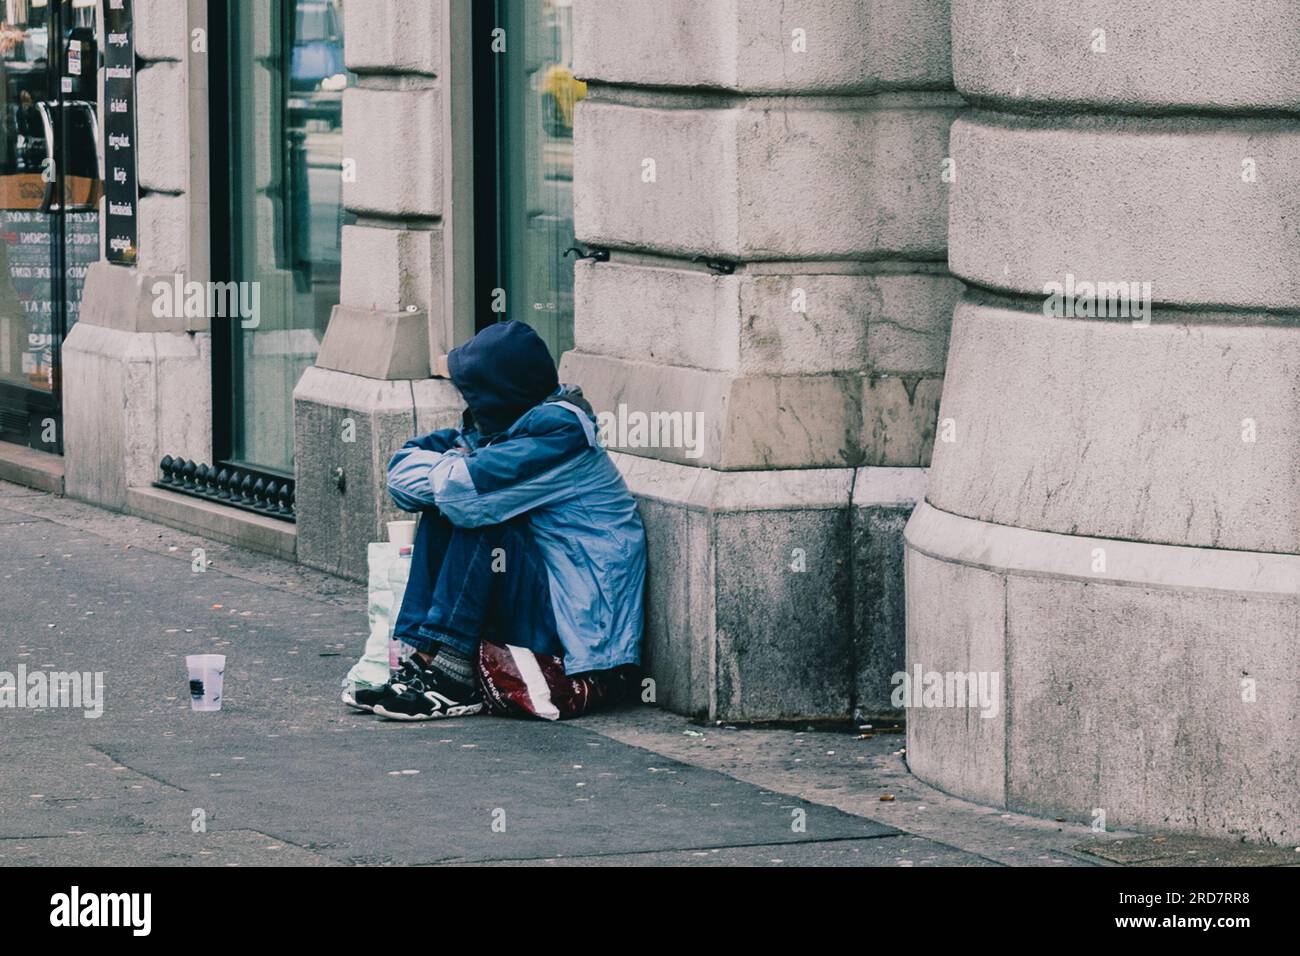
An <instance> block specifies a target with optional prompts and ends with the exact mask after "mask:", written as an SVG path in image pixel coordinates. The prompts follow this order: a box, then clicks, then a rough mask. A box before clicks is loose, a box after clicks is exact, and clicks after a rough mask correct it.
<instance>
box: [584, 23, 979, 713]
mask: <svg viewBox="0 0 1300 956" xmlns="http://www.w3.org/2000/svg"><path fill="white" fill-rule="evenodd" d="M574 24H575V72H576V73H577V74H578V75H579V76H580V77H582V78H583V79H586V80H587V81H588V82H589V84H590V95H589V96H588V98H587V99H586V100H585V101H583V102H582V103H581V104H579V106H578V110H577V119H576V123H575V150H576V156H575V171H574V185H575V229H576V233H577V236H578V239H579V241H580V242H582V243H584V244H585V245H586V246H587V247H590V248H599V249H603V250H608V251H609V252H610V258H609V260H608V261H603V262H602V261H594V260H586V261H583V262H581V263H579V265H578V267H577V273H576V286H575V308H576V313H577V314H576V319H575V343H576V348H575V350H574V351H571V352H569V353H567V354H566V356H565V358H564V361H563V363H562V369H561V374H562V378H563V379H564V380H565V381H569V382H576V383H579V384H581V385H582V386H583V388H584V390H585V391H586V393H587V394H588V395H589V396H590V397H591V398H592V399H593V403H594V404H595V406H596V408H597V410H598V411H600V412H602V413H605V415H606V420H607V422H609V423H610V427H609V428H608V429H607V439H608V444H609V445H610V446H611V448H614V449H616V450H617V454H616V458H617V460H618V462H619V465H620V467H621V468H622V469H623V471H624V473H625V475H626V476H627V479H628V482H629V485H630V486H631V488H632V490H633V492H634V493H635V494H636V495H637V497H638V499H639V501H640V504H641V512H642V515H643V517H644V519H645V522H646V526H647V532H648V535H649V564H650V572H649V574H650V581H649V600H648V611H647V618H648V621H647V623H648V631H647V639H646V658H647V664H648V668H649V674H650V675H651V676H652V677H653V678H654V680H655V682H656V696H657V700H658V702H659V703H660V704H663V705H665V706H668V707H671V708H672V709H674V710H678V711H681V712H688V713H693V714H699V715H703V716H707V717H710V718H718V719H736V720H744V719H768V718H786V717H844V716H847V715H849V714H850V713H851V712H852V711H853V709H854V707H855V705H856V707H857V708H858V709H859V710H861V711H863V712H876V711H879V710H882V709H887V708H888V706H889V703H888V696H889V687H888V673H889V672H891V671H893V670H896V669H898V668H899V667H900V666H901V664H902V629H901V618H902V614H901V610H902V608H901V594H902V590H901V558H900V551H901V541H900V534H901V527H902V524H903V521H904V519H905V516H906V513H907V511H908V510H909V509H910V508H911V506H912V503H913V502H914V501H915V499H916V496H917V494H918V493H919V487H920V485H919V481H920V480H921V479H922V477H923V471H922V469H923V467H924V466H925V465H926V464H927V463H928V459H929V449H930V443H931V438H932V430H933V426H934V418H935V410H936V404H937V400H938V396H939V391H940V382H941V373H942V368H943V361H944V352H945V347H946V343H947V330H948V321H949V313H950V309H951V307H952V303H953V302H954V300H955V298H956V296H957V294H958V292H959V289H960V284H959V283H957V282H956V281H955V280H954V279H952V278H951V277H949V276H948V275H947V272H946V235H947V215H946V213H947V196H946V186H945V184H944V182H943V174H944V171H945V157H946V156H947V142H948V129H949V126H950V124H951V122H952V119H953V117H954V115H955V113H956V112H957V111H958V109H959V107H960V100H959V99H958V98H957V97H956V95H955V94H954V93H952V92H951V91H950V90H949V87H950V85H951V81H950V70H949V46H948V6H947V3H946V2H945V0H922V2H895V0H872V2H865V3H864V2H860V0H805V2H797V3H795V2H784V3H782V2H779V0H760V2H738V0H737V2H714V3H707V4H702V3H697V2H691V0H665V2H659V3H653V4H650V3H643V2H637V0H578V2H577V3H576V4H575V11H574ZM640 425H644V426H645V430H644V431H643V430H641V428H640Z"/></svg>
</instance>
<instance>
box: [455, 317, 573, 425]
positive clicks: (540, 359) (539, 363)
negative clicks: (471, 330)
mask: <svg viewBox="0 0 1300 956" xmlns="http://www.w3.org/2000/svg"><path fill="white" fill-rule="evenodd" d="M447 371H448V372H450V373H451V380H452V383H453V384H454V385H455V386H456V387H457V388H458V389H460V393H461V395H463V396H464V398H465V404H467V405H468V406H469V412H470V415H472V416H473V418H474V424H475V425H476V426H477V427H478V430H479V434H481V435H483V436H484V437H488V436H491V435H495V434H498V433H499V432H503V431H505V430H506V429H507V428H509V427H510V426H511V425H513V424H514V423H515V422H516V421H517V420H518V419H519V417H520V416H521V415H523V414H524V412H526V411H528V410H529V409H530V408H532V407H534V406H535V405H539V404H540V403H542V402H543V401H545V400H546V398H547V397H548V396H549V395H550V394H551V393H552V392H554V391H555V390H556V389H557V388H558V387H559V384H560V380H559V376H558V375H557V374H556V371H555V360H554V359H553V358H551V352H550V349H548V348H547V347H546V343H545V342H543V341H542V339H541V337H540V336H539V335H538V334H537V333H536V332H534V331H533V330H532V328H531V327H530V326H528V325H525V324H524V323H523V322H515V321H510V322H499V323H497V324H496V325H491V326H488V327H487V328H486V329H484V330H483V331H482V332H480V333H479V334H478V335H476V336H474V337H473V338H472V339H470V340H469V341H468V342H466V343H465V344H464V345H461V346H457V347H456V348H454V349H452V350H451V352H449V353H448V355H447Z"/></svg>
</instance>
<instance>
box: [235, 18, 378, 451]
mask: <svg viewBox="0 0 1300 956" xmlns="http://www.w3.org/2000/svg"><path fill="white" fill-rule="evenodd" d="M354 2H355V0H354ZM342 5H343V2H342V0H238V2H227V3H218V4H215V6H217V7H221V8H223V9H222V13H223V14H224V24H225V28H226V30H227V31H228V35H227V36H226V38H225V41H226V46H227V47H228V49H229V51H230V57H229V60H228V63H229V66H228V83H227V84H226V86H225V95H226V96H227V97H228V102H227V103H226V104H224V105H225V107H226V114H227V115H228V116H229V117H230V125H229V130H228V133H227V134H226V135H228V139H227V140H225V141H224V142H219V145H218V146H217V147H216V148H215V149H219V150H220V151H221V152H222V153H223V154H224V156H225V157H226V162H225V165H224V167H223V169H224V170H226V172H225V177H226V179H225V183H224V185H225V187H226V189H225V190H224V192H225V196H224V199H225V200H226V203H225V205H226V208H227V209H228V215H226V216H222V214H221V212H220V211H218V207H217V204H216V202H215V201H214V214H213V219H214V222H213V227H214V243H213V246H214V249H215V250H216V254H215V255H214V263H213V272H214V278H217V279H219V280H226V281H230V280H233V281H235V282H238V283H241V287H240V294H241V296H242V298H241V302H242V303H245V304H254V303H255V305H256V315H255V316H251V317H249V316H246V315H244V314H242V313H241V314H240V315H239V316H237V317H235V318H233V319H230V320H214V321H222V322H225V328H224V330H223V331H222V332H219V333H218V334H217V335H216V336H214V340H219V342H218V346H217V349H218V364H219V366H222V367H220V368H219V370H218V379H219V380H218V381H217V383H216V400H217V404H218V407H217V411H216V423H215V424H216V426H217V427H216V429H215V434H214V444H216V445H217V448H216V451H217V457H218V458H220V459H222V460H224V461H228V462H233V463H236V464H240V465H244V466H248V467H252V468H256V469H261V470H265V471H269V472H282V473H286V474H288V473H291V472H292V470H293V388H294V386H295V385H296V384H297V382H298V379H299V378H300V377H301V376H302V373H303V372H304V371H305V370H306V369H307V368H308V366H310V365H311V364H312V362H313V361H314V359H315V357H316V353H317V351H318V350H319V347H320V342H321V339H322V338H323V337H324V335H325V327H326V325H327V324H328V323H329V317H330V310H331V309H332V308H333V306H334V304H335V303H337V302H338V301H339V267H340V262H341V256H340V236H341V230H342V227H343V224H344V211H343V204H342V176H341V165H342V160H343V128H342V123H343V90H344V88H345V87H347V86H348V85H349V83H351V82H352V77H351V76H350V75H349V74H348V73H347V71H346V70H345V68H344V65H343V10H342ZM214 115H215V114H214ZM220 138H221V137H220V135H218V140H219V141H220ZM214 152H215V150H214ZM215 159H217V157H216V156H215V155H214V160H215ZM214 165H215V163H214ZM219 192H221V190H220V189H219V187H218V183H217V181H216V178H215V177H214V200H215V199H216V197H217V195H218V193H219ZM223 273H224V274H223ZM243 284H247V285H243Z"/></svg>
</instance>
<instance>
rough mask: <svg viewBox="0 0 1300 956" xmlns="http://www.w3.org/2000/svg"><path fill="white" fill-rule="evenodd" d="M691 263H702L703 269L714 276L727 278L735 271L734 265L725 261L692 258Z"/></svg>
mask: <svg viewBox="0 0 1300 956" xmlns="http://www.w3.org/2000/svg"><path fill="white" fill-rule="evenodd" d="M691 262H703V263H704V266H705V268H707V269H708V270H709V271H711V272H712V273H713V274H714V275H719V276H729V275H731V274H732V273H733V272H735V271H736V264H735V263H734V262H728V261H727V260H726V259H710V258H709V257H708V256H694V257H692V258H691Z"/></svg>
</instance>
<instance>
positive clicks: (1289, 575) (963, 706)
mask: <svg viewBox="0 0 1300 956" xmlns="http://www.w3.org/2000/svg"><path fill="white" fill-rule="evenodd" d="M904 537H905V555H906V590H907V671H908V675H909V676H908V680H907V682H906V687H907V689H908V693H910V698H909V699H908V700H906V703H907V705H908V714H907V754H908V762H909V764H910V765H911V769H912V771H913V772H914V773H915V774H916V775H917V776H918V777H919V778H920V779H922V780H924V781H926V782H927V783H929V784H932V785H933V786H935V787H938V788H940V789H942V790H945V791H947V792H949V793H952V794H954V795H957V796H960V797H963V798H966V799H969V800H973V801H976V802H979V803H985V804H989V805H992V806H997V807H1004V808H1007V809H1013V810H1017V811H1021V812H1028V813H1033V814H1038V815H1042V816H1063V817H1067V818H1070V819H1073V820H1077V821H1079V822H1084V823H1089V824H1093V825H1098V824H1100V825H1103V826H1104V827H1105V828H1106V829H1116V828H1142V827H1150V828H1157V829H1161V830H1172V831H1184V832H1190V833H1197V834H1202V835H1208V836H1224V837H1241V838H1245V839H1248V840H1255V841H1264V842H1270V843H1278V844H1292V843H1296V842H1297V841H1300V759H1297V755H1298V754H1300V555H1287V554H1265V553H1258V552H1245V551H1224V550H1217V549H1210V548H1185V547H1173V546H1167V545H1153V544H1144V543H1140V542H1132V541H1119V540H1108V539H1101V538H1085V537H1077V536H1071V535H1062V534H1053V533H1048V532H1041V531H1028V530H1024V529H1020V528H1012V527H1008V526H1005V525H995V524H990V523H987V522H982V521H975V520H971V519H969V518H963V517H960V516H957V515H953V514H950V513H947V512H943V511H939V510H937V509H936V508H933V507H932V506H930V505H929V504H928V503H926V502H922V503H921V504H920V505H919V506H918V507H917V509H916V511H915V512H914V513H913V515H912V518H911V519H910V521H909V522H908V525H907V528H906V531H905V534H904ZM958 675H961V679H958ZM972 675H973V676H972ZM902 686H903V685H902V684H901V683H900V685H899V687H900V689H899V690H898V691H896V693H899V694H902V693H903V691H902V689H901V688H902ZM971 689H973V690H974V692H973V693H968V691H970V690H971ZM969 698H974V699H973V700H971V699H969Z"/></svg>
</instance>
